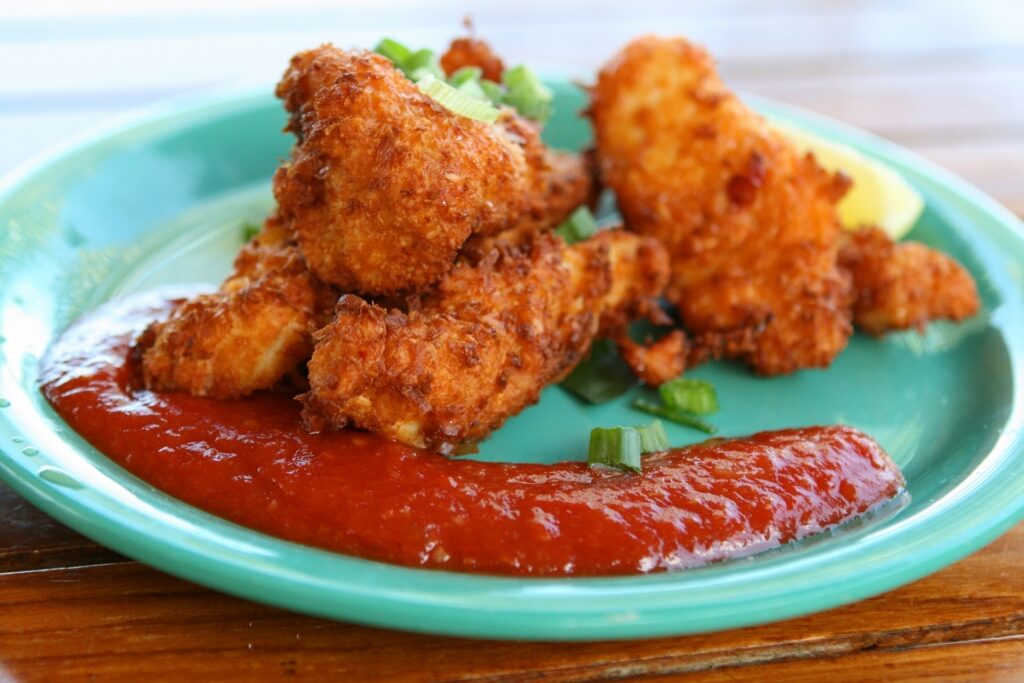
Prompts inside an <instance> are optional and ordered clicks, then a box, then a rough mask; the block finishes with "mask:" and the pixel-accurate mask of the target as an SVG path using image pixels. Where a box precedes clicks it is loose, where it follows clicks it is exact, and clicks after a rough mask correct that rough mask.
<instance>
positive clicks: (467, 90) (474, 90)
mask: <svg viewBox="0 0 1024 683" xmlns="http://www.w3.org/2000/svg"><path fill="white" fill-rule="evenodd" d="M456 87H457V88H458V91H459V92H461V93H464V94H466V95H469V96H470V97H472V98H474V99H477V100H480V101H481V102H483V103H485V104H490V100H489V99H488V98H487V95H486V94H484V90H483V88H481V87H480V81H466V82H465V83H463V84H462V85H459V86H456Z"/></svg>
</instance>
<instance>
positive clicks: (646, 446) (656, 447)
mask: <svg viewBox="0 0 1024 683" xmlns="http://www.w3.org/2000/svg"><path fill="white" fill-rule="evenodd" d="M634 429H636V431H637V432H638V433H639V434H640V450H641V451H642V452H644V453H659V452H661V451H665V450H668V434H667V433H666V432H665V426H664V425H663V424H661V420H655V421H654V422H651V423H650V424H647V425H644V426H643V427H634Z"/></svg>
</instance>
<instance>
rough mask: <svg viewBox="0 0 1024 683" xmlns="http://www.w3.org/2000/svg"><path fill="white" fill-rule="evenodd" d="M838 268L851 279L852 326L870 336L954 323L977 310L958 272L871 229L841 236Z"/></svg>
mask: <svg viewBox="0 0 1024 683" xmlns="http://www.w3.org/2000/svg"><path fill="white" fill-rule="evenodd" d="M839 263H840V265H841V266H842V267H843V268H846V269H848V270H849V271H850V273H851V275H852V276H853V289H854V292H855V293H856V299H855V301H854V304H853V322H854V323H855V324H856V325H857V327H859V328H861V329H863V330H864V331H866V332H869V333H870V334H873V335H882V334H885V333H886V332H889V331H891V330H907V329H910V328H917V329H918V330H923V329H924V326H925V324H926V323H927V322H928V321H929V320H935V319H938V318H947V319H949V320H956V321H960V320H963V319H965V318H969V317H970V316H972V315H974V314H975V313H977V312H978V309H979V308H980V306H981V302H980V301H979V299H978V289H977V287H976V286H975V284H974V279H973V278H972V277H971V274H970V273H968V272H967V270H966V269H965V268H964V267H963V266H961V265H960V264H959V263H957V262H956V261H955V260H953V259H952V258H950V257H949V256H946V255H945V254H943V253H941V252H938V251H936V250H934V249H932V248H930V247H927V246H925V245H923V244H920V243H917V242H902V243H899V244H897V243H896V242H893V241H892V239H891V238H890V237H889V236H888V235H887V234H885V232H883V231H882V230H879V229H877V228H863V229H861V230H858V231H857V232H854V233H848V234H847V235H845V236H844V240H843V245H842V248H841V249H840V251H839Z"/></svg>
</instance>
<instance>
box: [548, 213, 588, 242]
mask: <svg viewBox="0 0 1024 683" xmlns="http://www.w3.org/2000/svg"><path fill="white" fill-rule="evenodd" d="M595 232H597V221H595V220H594V214H592V213H590V209H589V208H588V207H587V206H586V205H583V206H581V207H579V208H578V209H576V210H575V211H573V212H572V214H570V216H569V217H568V218H566V219H565V222H564V223H562V224H561V225H559V226H558V227H557V228H555V234H557V235H559V236H560V237H561V238H562V239H564V240H565V241H566V243H567V244H576V243H577V242H580V241H582V240H585V239H587V238H588V237H590V236H591V235H593V234H594V233H595Z"/></svg>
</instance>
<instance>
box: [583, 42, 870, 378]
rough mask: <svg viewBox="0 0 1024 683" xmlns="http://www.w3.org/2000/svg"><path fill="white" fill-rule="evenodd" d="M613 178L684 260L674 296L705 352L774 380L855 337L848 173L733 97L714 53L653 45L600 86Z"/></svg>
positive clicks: (636, 213)
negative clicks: (844, 252) (821, 160)
mask: <svg viewBox="0 0 1024 683" xmlns="http://www.w3.org/2000/svg"><path fill="white" fill-rule="evenodd" d="M591 111H592V117H593V120H594V125H595V132H596V139H597V147H598V157H599V163H600V169H601V174H602V180H603V181H604V182H605V183H606V184H607V185H608V186H609V187H611V188H612V189H614V190H615V192H616V194H617V197H618V203H619V207H620V209H621V210H622V213H623V215H624V217H625V219H626V222H627V225H628V226H629V227H630V228H631V229H633V230H637V231H638V232H641V233H643V234H647V235H653V236H655V237H658V238H660V239H661V240H662V242H663V243H664V244H665V246H666V247H667V248H668V250H669V253H670V254H671V255H672V268H673V274H672V281H671V283H670V285H669V287H668V290H667V292H666V295H667V296H668V298H669V299H670V300H672V301H673V302H674V303H675V304H676V305H677V306H678V308H679V312H680V315H681V317H682V320H683V324H684V327H685V328H686V330H687V331H688V332H690V333H692V335H693V342H694V345H695V346H696V347H698V354H701V353H702V354H703V355H712V356H727V357H736V358H739V359H742V360H743V361H745V362H747V363H749V364H750V365H752V366H753V367H754V369H755V370H756V371H757V372H759V373H762V374H777V373H785V372H791V371H793V370H797V369H799V368H805V367H820V366H827V365H828V364H829V363H830V362H831V360H832V359H833V358H834V357H835V356H836V354H838V353H839V352H840V351H841V350H842V349H843V348H844V347H845V345H846V341H847V338H848V336H849V334H850V332H851V329H852V328H851V324H850V312H849V299H850V288H849V282H848V278H846V277H845V276H844V275H843V274H842V273H841V272H840V270H839V269H838V267H837V265H836V255H837V250H838V235H839V223H838V218H837V215H836V211H835V202H836V201H837V199H838V197H839V196H840V195H841V192H842V190H843V188H844V183H843V182H842V179H839V178H836V177H834V176H831V175H829V174H828V173H826V172H825V171H823V170H822V169H821V168H820V167H818V165H817V164H816V163H815V162H814V160H813V159H812V158H811V157H809V156H801V155H799V154H797V153H796V152H795V151H794V150H793V148H792V147H791V146H790V145H789V144H788V143H786V142H785V141H784V140H783V139H782V138H781V137H779V136H778V135H777V134H775V133H773V132H772V131H771V130H770V129H769V128H768V127H767V125H766V124H765V122H764V121H763V120H762V119H761V118H760V117H759V116H757V115H756V114H754V113H753V112H751V111H750V110H749V109H747V108H746V107H745V106H744V105H743V104H742V103H741V102H740V101H739V100H738V99H737V98H736V97H735V96H734V95H733V94H732V93H731V92H729V91H728V89H726V87H725V86H724V85H723V84H722V82H721V81H720V80H719V79H718V77H717V75H716V74H715V71H714V65H713V63H712V60H711V58H710V57H709V56H708V54H707V53H706V52H704V51H703V50H701V49H699V48H697V47H694V46H692V45H690V44H688V43H686V42H685V41H683V40H681V39H660V38H654V37H647V38H640V39H638V40H636V41H634V42H632V43H630V44H629V45H628V46H627V47H626V48H625V49H624V50H622V51H621V52H620V53H619V54H618V55H617V56H616V57H615V58H614V59H613V60H612V61H611V62H610V63H609V64H608V65H607V66H606V67H605V68H604V69H603V70H602V71H601V73H600V75H599V78H598V82H597V85H596V87H595V88H594V90H593V102H592V107H591Z"/></svg>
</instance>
